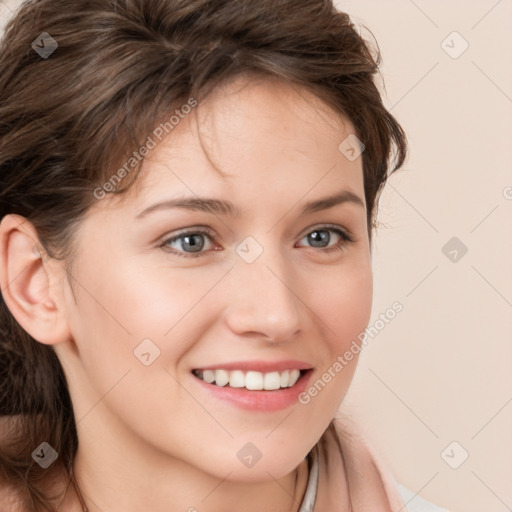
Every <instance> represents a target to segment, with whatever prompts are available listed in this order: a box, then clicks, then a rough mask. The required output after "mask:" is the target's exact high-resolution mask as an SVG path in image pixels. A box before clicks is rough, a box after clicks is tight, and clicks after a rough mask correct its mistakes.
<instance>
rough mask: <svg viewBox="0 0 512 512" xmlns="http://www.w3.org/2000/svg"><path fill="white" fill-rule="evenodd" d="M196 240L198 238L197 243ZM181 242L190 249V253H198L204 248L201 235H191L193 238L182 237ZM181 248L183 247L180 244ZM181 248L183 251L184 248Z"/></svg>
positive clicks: (188, 236)
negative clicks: (183, 241)
mask: <svg viewBox="0 0 512 512" xmlns="http://www.w3.org/2000/svg"><path fill="white" fill-rule="evenodd" d="M198 238H199V242H197V239H198ZM183 240H185V243H186V244H188V245H189V246H190V248H191V249H192V252H199V251H200V250H201V249H202V248H203V246H204V241H203V239H202V235H193V236H190V235H187V236H184V237H183ZM190 240H192V241H191V242H190ZM182 247H183V244H182ZM183 248H184V249H185V247H183Z"/></svg>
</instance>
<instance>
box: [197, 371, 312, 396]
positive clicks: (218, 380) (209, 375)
mask: <svg viewBox="0 0 512 512" xmlns="http://www.w3.org/2000/svg"><path fill="white" fill-rule="evenodd" d="M309 371H311V370H298V369H292V370H284V371H282V372H277V371H274V372H268V373H262V372H255V371H247V372H245V371H242V370H224V369H218V370H217V369H216V370H193V371H192V373H193V375H194V376H195V377H197V378H198V379H201V380H202V381H204V382H206V383H208V384H212V385H214V386H218V387H230V388H245V389H248V390H252V391H258V390H260V391H276V390H279V389H286V388H291V387H292V386H294V385H295V384H296V383H297V381H298V380H299V379H300V378H301V377H303V376H304V375H305V374H306V373H308V372H309Z"/></svg>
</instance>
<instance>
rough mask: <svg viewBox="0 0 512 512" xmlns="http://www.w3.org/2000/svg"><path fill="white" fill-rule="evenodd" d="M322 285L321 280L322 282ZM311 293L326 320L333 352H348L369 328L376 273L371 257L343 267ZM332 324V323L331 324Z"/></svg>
mask: <svg viewBox="0 0 512 512" xmlns="http://www.w3.org/2000/svg"><path fill="white" fill-rule="evenodd" d="M318 285H320V283H318ZM315 290H316V292H315V293H314V294H312V295H310V297H311V300H314V301H315V302H314V310H315V312H318V315H319V316H320V318H321V319H322V320H323V322H324V327H325V330H324V333H325V337H326V340H328V341H329V349H330V351H331V353H332V352H333V351H335V352H336V353H337V354H339V353H340V352H344V351H345V350H346V349H347V347H348V346H350V344H351V342H352V340H353V339H357V336H358V335H359V334H360V333H361V332H363V331H364V329H365V328H366V326H367V324H368V322H369V320H370V315H371V308H372V297H373V277H372V271H371V265H370V263H369V261H361V262H360V263H359V264H358V265H354V266H351V267H348V266H347V268H346V269H342V268H340V271H339V272H338V273H336V275H333V274H332V273H331V275H330V276H329V278H328V279H327V278H326V279H325V283H324V286H322V287H320V286H317V287H316V288H315ZM327 326H328V327H327Z"/></svg>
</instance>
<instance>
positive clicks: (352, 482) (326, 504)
mask: <svg viewBox="0 0 512 512" xmlns="http://www.w3.org/2000/svg"><path fill="white" fill-rule="evenodd" d="M334 424H335V427H336V431H337V432H338V439H339V442H340V445H341V450H342V452H341V453H340V450H339V447H338V444H337V442H336V438H335V436H334V435H333V433H332V431H331V430H330V429H328V430H327V431H326V432H325V434H324V435H323V436H322V438H321V439H320V441H319V443H318V444H317V449H318V452H317V453H318V456H319V458H318V461H319V478H318V489H317V497H316V502H315V508H314V510H315V512H337V511H339V512H342V511H343V512H348V511H349V510H350V502H351V506H352V512H407V509H406V507H405V503H404V501H403V499H402V497H401V495H400V493H399V491H398V489H397V487H396V484H395V479H394V478H393V475H392V473H391V472H390V470H389V469H388V468H387V466H386V464H385V462H384V461H383V459H381V458H380V457H379V456H378V455H377V453H376V451H375V449H374V448H373V447H372V446H371V443H370V442H369V441H368V440H367V439H365V438H364V436H363V435H361V434H358V433H355V432H352V431H347V426H346V425H343V427H342V428H341V425H340V423H339V422H336V421H335V423H334ZM342 454H343V455H342ZM349 496H350V498H348V497H349Z"/></svg>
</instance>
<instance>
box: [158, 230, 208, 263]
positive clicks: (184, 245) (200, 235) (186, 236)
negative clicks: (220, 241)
mask: <svg viewBox="0 0 512 512" xmlns="http://www.w3.org/2000/svg"><path fill="white" fill-rule="evenodd" d="M205 238H208V239H209V240H210V241H213V233H212V232H211V231H209V230H205V229H196V230H194V231H186V232H184V233H180V234H179V235H176V236H173V237H172V238H168V239H166V240H165V241H164V242H163V243H162V245H161V247H162V248H170V247H171V246H172V245H173V244H175V243H176V242H178V244H177V245H178V247H179V249H181V251H183V252H181V251H180V250H176V249H175V248H173V249H172V250H171V251H170V252H172V253H173V254H176V255H177V256H181V257H184V258H197V257H198V256H203V255H204V254H205V252H204V251H203V248H204V247H205V245H207V244H205Z"/></svg>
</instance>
